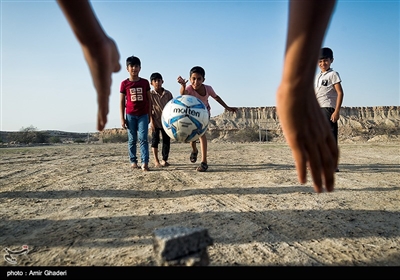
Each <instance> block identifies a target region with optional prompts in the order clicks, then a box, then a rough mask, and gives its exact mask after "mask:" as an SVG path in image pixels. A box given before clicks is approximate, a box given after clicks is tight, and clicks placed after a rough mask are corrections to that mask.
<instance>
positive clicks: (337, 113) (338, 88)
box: [331, 83, 344, 122]
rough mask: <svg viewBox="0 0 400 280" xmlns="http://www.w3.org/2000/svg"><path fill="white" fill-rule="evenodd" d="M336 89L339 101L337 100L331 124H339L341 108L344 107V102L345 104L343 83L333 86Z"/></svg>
mask: <svg viewBox="0 0 400 280" xmlns="http://www.w3.org/2000/svg"><path fill="white" fill-rule="evenodd" d="M333 86H334V87H335V90H336V92H337V95H338V96H337V99H336V107H335V111H334V112H333V114H332V116H331V122H337V121H338V120H339V117H340V107H342V102H343V96H344V93H343V88H342V84H341V83H336V84H334V85H333Z"/></svg>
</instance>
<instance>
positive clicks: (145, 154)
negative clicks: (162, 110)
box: [120, 56, 151, 171]
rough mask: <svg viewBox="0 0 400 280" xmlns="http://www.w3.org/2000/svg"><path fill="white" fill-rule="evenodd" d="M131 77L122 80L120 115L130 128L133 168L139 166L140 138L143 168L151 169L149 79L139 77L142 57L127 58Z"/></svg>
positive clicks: (129, 149)
mask: <svg viewBox="0 0 400 280" xmlns="http://www.w3.org/2000/svg"><path fill="white" fill-rule="evenodd" d="M126 70H127V71H128V73H129V78H128V79H126V80H123V81H122V82H121V87H120V93H121V97H120V116H121V125H122V127H123V128H124V129H128V152H129V160H130V162H131V166H132V168H133V169H137V168H139V166H138V164H137V163H138V159H137V156H136V142H137V140H139V145H140V156H141V162H142V170H143V171H149V143H148V129H149V114H150V109H151V100H150V84H149V81H148V80H146V79H143V78H141V77H139V72H140V70H141V62H140V59H139V58H138V57H136V56H130V57H128V58H127V59H126Z"/></svg>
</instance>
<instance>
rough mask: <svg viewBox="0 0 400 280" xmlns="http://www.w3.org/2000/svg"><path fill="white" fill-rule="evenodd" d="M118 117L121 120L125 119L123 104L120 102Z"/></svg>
mask: <svg viewBox="0 0 400 280" xmlns="http://www.w3.org/2000/svg"><path fill="white" fill-rule="evenodd" d="M119 116H120V118H121V120H124V119H125V102H124V103H122V102H121V103H120V106H119Z"/></svg>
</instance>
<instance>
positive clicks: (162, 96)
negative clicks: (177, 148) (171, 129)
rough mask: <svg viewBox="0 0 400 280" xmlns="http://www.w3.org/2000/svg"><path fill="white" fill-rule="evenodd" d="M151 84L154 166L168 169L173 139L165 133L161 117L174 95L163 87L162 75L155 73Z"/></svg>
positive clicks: (152, 75)
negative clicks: (160, 144) (160, 159)
mask: <svg viewBox="0 0 400 280" xmlns="http://www.w3.org/2000/svg"><path fill="white" fill-rule="evenodd" d="M150 83H151V85H152V86H153V89H152V90H151V91H150V99H151V104H152V107H151V118H150V122H151V131H152V133H151V148H152V151H153V154H154V161H155V163H154V165H155V166H156V167H161V166H163V167H167V166H169V165H170V164H169V163H168V156H169V150H170V143H171V138H170V137H169V136H168V134H167V133H166V132H165V130H164V128H163V126H162V124H161V115H162V111H163V109H164V107H165V105H166V104H167V103H168V101H170V100H171V99H172V98H173V96H172V93H171V92H170V91H168V90H166V89H164V88H163V87H162V84H163V83H164V80H163V78H162V76H161V74H160V73H157V72H156V73H153V74H151V76H150ZM160 133H161V134H162V150H161V155H162V161H161V163H160V161H159V159H158V144H159V143H160Z"/></svg>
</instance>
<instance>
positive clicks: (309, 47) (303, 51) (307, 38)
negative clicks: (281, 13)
mask: <svg viewBox="0 0 400 280" xmlns="http://www.w3.org/2000/svg"><path fill="white" fill-rule="evenodd" d="M334 5H335V0H326V1H323V5H321V1H319V0H307V1H290V6H289V9H290V10H289V13H290V15H289V23H288V24H289V25H288V36H287V42H286V53H285V62H284V72H283V77H282V80H283V82H287V83H290V84H291V85H293V86H294V87H296V86H300V87H301V86H303V85H302V83H303V82H306V81H307V83H308V82H309V81H312V80H313V77H314V73H315V68H316V65H317V61H318V54H319V51H320V48H321V44H322V41H323V38H324V36H325V30H326V28H327V25H328V23H329V20H330V16H331V13H332V11H333V8H334Z"/></svg>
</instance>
